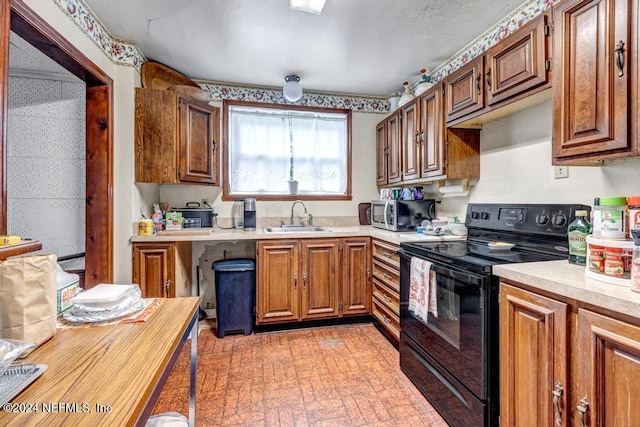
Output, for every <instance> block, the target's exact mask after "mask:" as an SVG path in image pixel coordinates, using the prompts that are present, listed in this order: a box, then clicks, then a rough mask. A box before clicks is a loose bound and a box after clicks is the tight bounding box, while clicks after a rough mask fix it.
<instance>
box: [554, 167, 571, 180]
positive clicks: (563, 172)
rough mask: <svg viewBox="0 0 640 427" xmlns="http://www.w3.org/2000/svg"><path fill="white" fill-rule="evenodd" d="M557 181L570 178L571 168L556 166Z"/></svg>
mask: <svg viewBox="0 0 640 427" xmlns="http://www.w3.org/2000/svg"><path fill="white" fill-rule="evenodd" d="M555 174H556V179H560V178H568V177H569V166H555Z"/></svg>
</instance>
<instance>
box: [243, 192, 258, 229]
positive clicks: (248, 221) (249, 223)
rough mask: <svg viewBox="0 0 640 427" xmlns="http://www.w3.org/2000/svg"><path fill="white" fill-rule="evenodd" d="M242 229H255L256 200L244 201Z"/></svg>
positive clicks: (248, 199) (247, 199)
mask: <svg viewBox="0 0 640 427" xmlns="http://www.w3.org/2000/svg"><path fill="white" fill-rule="evenodd" d="M244 229H245V230H255V229H256V199H254V198H251V197H248V198H246V199H244Z"/></svg>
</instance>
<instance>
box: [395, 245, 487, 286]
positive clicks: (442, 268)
mask: <svg viewBox="0 0 640 427" xmlns="http://www.w3.org/2000/svg"><path fill="white" fill-rule="evenodd" d="M398 255H400V257H401V258H404V259H406V260H408V261H409V262H411V258H413V257H414V255H412V254H410V253H409V252H406V251H404V250H402V249H400V250H399V251H398ZM416 258H420V259H424V260H426V261H429V262H431V268H432V269H433V271H435V272H436V274H437V275H439V276H441V277H451V278H453V279H456V280H458V281H460V282H463V283H466V284H469V285H474V286H477V287H479V288H480V287H482V285H483V284H485V283H486V280H488V276H483V275H480V274H476V273H471V272H466V271H462V270H457V269H455V268H453V267H452V266H450V265H446V264H442V263H439V262H434V261H433V260H430V259H426V258H423V257H416Z"/></svg>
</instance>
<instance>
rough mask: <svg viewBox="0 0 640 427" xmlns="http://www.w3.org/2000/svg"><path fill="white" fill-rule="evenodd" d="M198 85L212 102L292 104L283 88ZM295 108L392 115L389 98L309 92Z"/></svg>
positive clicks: (215, 84)
mask: <svg viewBox="0 0 640 427" xmlns="http://www.w3.org/2000/svg"><path fill="white" fill-rule="evenodd" d="M196 83H198V85H199V86H200V87H201V88H202V89H204V90H205V91H206V92H208V93H209V95H210V96H211V99H215V100H223V99H232V100H235V101H250V102H268V103H272V104H291V103H290V102H288V101H286V100H285V99H284V96H283V95H282V88H271V87H255V86H247V85H238V84H233V83H224V82H212V81H206V80H197V81H196ZM292 105H305V106H309V107H326V108H347V109H350V110H353V111H360V112H366V113H381V114H386V113H388V112H389V103H388V102H387V99H386V98H382V97H371V96H358V95H345V94H332V93H326V92H307V91H305V92H304V93H303V94H302V98H301V99H300V100H299V101H297V102H295V103H294V104H292Z"/></svg>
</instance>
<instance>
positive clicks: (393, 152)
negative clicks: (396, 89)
mask: <svg viewBox="0 0 640 427" xmlns="http://www.w3.org/2000/svg"><path fill="white" fill-rule="evenodd" d="M401 123H402V111H401V110H397V111H396V112H394V113H393V114H391V115H390V116H389V117H387V118H386V119H384V120H383V121H381V122H380V123H378V125H377V126H376V185H377V186H378V187H384V186H385V185H388V184H394V183H398V182H400V181H401V180H402V163H401V161H402V158H401V157H400V154H401V149H400V144H401V143H402V141H401V138H402V128H401Z"/></svg>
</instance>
